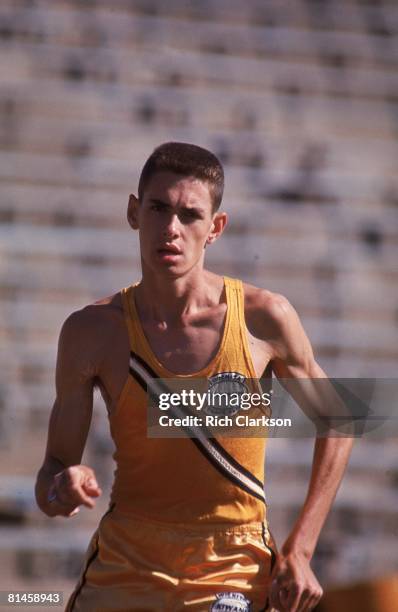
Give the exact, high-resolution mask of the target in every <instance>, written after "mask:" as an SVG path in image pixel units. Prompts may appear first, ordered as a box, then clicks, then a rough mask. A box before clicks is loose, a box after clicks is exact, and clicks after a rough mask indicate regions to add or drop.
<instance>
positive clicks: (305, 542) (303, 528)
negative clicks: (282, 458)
mask: <svg viewBox="0 0 398 612" xmlns="http://www.w3.org/2000/svg"><path fill="white" fill-rule="evenodd" d="M352 444H353V439H352V438H317V439H316V442H315V447H314V456H313V464H312V472H311V479H310V483H309V487H308V493H307V497H306V500H305V502H304V505H303V507H302V509H301V512H300V514H299V517H298V519H297V520H296V522H295V525H294V527H293V529H292V531H291V533H290V535H289V537H288V538H287V540H286V542H285V543H284V545H283V547H282V553H283V554H289V553H291V552H297V553H299V554H303V555H304V556H305V557H307V558H308V559H311V558H312V555H313V554H314V550H315V547H316V544H317V541H318V538H319V534H320V532H321V529H322V526H323V524H324V522H325V520H326V517H327V515H328V513H329V510H330V507H331V505H332V503H333V500H334V498H335V496H336V493H337V490H338V488H339V485H340V483H341V480H342V477H343V474H344V470H345V468H346V465H347V462H348V458H349V456H350V453H351V449H352Z"/></svg>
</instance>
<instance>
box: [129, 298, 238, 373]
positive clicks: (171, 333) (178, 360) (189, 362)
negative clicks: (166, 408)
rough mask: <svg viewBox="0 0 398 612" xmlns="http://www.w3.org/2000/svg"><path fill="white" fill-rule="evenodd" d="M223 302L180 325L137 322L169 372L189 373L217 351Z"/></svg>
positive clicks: (223, 311)
mask: <svg viewBox="0 0 398 612" xmlns="http://www.w3.org/2000/svg"><path fill="white" fill-rule="evenodd" d="M225 319H226V306H225V305H220V307H218V308H216V309H214V310H213V311H212V312H211V313H210V314H209V315H208V316H206V317H203V316H202V317H193V318H192V319H191V320H190V321H187V322H186V324H184V325H182V326H181V325H180V326H167V325H156V324H153V323H150V322H148V321H143V322H142V323H141V326H142V331H143V333H144V335H145V338H146V341H147V344H148V345H149V347H150V350H151V352H152V353H153V355H154V356H155V358H156V359H157V360H158V361H159V362H160V363H161V364H162V365H163V366H164V367H165V368H166V369H167V370H170V371H171V372H176V373H178V374H192V373H194V372H197V371H199V370H202V369H203V368H205V367H206V366H207V365H208V364H209V363H210V361H212V359H213V358H214V357H215V356H216V355H217V353H218V351H219V349H220V346H221V343H222V339H223V336H224V327H225Z"/></svg>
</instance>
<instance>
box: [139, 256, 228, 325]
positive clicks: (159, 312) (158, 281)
mask: <svg viewBox="0 0 398 612" xmlns="http://www.w3.org/2000/svg"><path fill="white" fill-rule="evenodd" d="M213 276H215V275H213V274H211V273H210V272H208V271H207V270H204V269H203V268H202V269H200V270H191V271H190V273H189V274H187V275H185V276H183V277H179V278H170V277H166V276H157V275H155V274H153V273H152V272H149V271H148V272H147V273H146V271H145V270H144V268H143V274H142V280H141V282H140V284H139V285H138V286H137V288H136V294H135V295H136V303H137V308H138V310H139V313H140V315H141V316H142V315H144V316H145V318H150V319H152V320H153V321H156V322H159V323H161V322H162V323H163V322H164V323H167V324H169V325H172V324H173V323H174V324H178V323H181V322H182V321H183V320H184V318H186V317H187V316H189V315H193V314H195V312H197V311H198V310H199V309H200V308H202V307H204V306H206V305H214V304H215V303H217V302H218V300H219V295H218V296H217V293H216V291H215V287H214V282H213V283H212V282H211V277H213Z"/></svg>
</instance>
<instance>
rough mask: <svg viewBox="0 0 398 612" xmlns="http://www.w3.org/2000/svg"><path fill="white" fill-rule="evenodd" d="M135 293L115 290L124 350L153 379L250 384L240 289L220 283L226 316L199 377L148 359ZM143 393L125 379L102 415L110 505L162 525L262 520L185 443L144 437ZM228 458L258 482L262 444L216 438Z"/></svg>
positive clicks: (257, 506)
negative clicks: (228, 375) (111, 448)
mask: <svg viewBox="0 0 398 612" xmlns="http://www.w3.org/2000/svg"><path fill="white" fill-rule="evenodd" d="M134 288H135V286H134V285H133V286H130V287H127V288H124V289H122V292H121V295H122V301H123V309H124V314H125V319H126V324H127V328H128V333H129V340H130V348H131V351H132V353H133V354H135V355H137V356H138V359H139V360H140V363H141V364H142V367H144V368H147V370H148V372H149V373H151V372H152V374H155V375H156V376H158V377H160V378H163V379H164V378H180V377H183V378H185V379H187V378H190V377H191V378H197V377H201V378H205V377H207V378H208V377H211V376H214V375H215V374H218V373H221V372H238V373H240V374H242V375H243V376H244V377H245V378H248V379H253V378H256V372H255V370H254V367H253V362H252V359H251V355H250V351H249V345H248V341H247V335H246V326H245V319H244V294H243V287H242V282H241V281H240V280H236V279H230V278H227V277H224V289H225V296H226V303H227V311H226V316H225V322H224V329H223V332H222V338H221V342H220V345H219V348H218V351H217V354H216V355H215V357H214V358H213V359H212V360H211V362H210V363H209V364H208V365H207V366H206V367H204V368H202V369H201V370H199V371H198V372H195V373H194V374H188V375H177V374H175V373H173V372H170V371H169V370H167V369H166V368H165V367H164V366H163V365H162V364H161V363H160V362H159V360H158V359H157V357H156V356H155V355H154V353H153V351H152V349H151V347H150V345H149V343H148V340H147V338H146V336H145V334H144V331H143V329H142V326H141V323H140V320H139V317H138V314H137V310H136V306H135V299H134ZM147 404H148V400H147V393H146V391H145V389H144V388H143V387H142V385H140V384H139V382H138V381H137V379H136V378H134V377H133V376H132V375H131V374H130V375H129V376H128V379H127V380H126V383H125V385H124V388H123V390H122V393H121V396H120V398H119V401H118V403H117V406H116V409H115V411H114V412H113V413H111V414H110V416H109V421H110V429H111V435H112V438H113V440H114V443H115V446H116V451H115V453H114V459H115V461H116V466H117V467H116V471H115V480H114V485H113V489H112V494H111V501H112V502H114V503H116V505H117V506H118V507H119V508H121V509H124V510H127V511H131V512H132V513H134V514H136V515H139V516H141V517H143V518H145V517H146V518H148V519H152V520H159V521H164V522H175V523H177V522H179V523H181V522H183V523H192V524H198V523H220V522H223V523H225V522H227V523H232V524H241V523H249V522H253V521H263V520H264V519H265V505H264V502H263V501H261V500H260V499H258V498H256V497H254V496H253V495H251V494H250V493H248V492H246V491H245V490H243V489H242V488H241V487H239V486H238V485H237V484H235V483H234V482H231V480H229V479H228V478H227V477H226V476H225V475H224V474H222V473H220V471H219V470H217V469H216V468H215V467H214V465H212V463H211V462H210V461H209V459H208V458H207V457H206V456H204V455H203V453H201V452H200V450H199V449H198V448H197V445H196V444H195V443H194V442H193V440H192V439H190V438H188V437H187V438H148V437H147ZM218 441H219V443H220V444H221V445H222V447H223V448H224V449H225V450H226V451H227V453H229V454H230V455H231V456H232V457H233V459H235V460H236V461H237V462H239V464H241V465H242V466H243V467H244V469H246V470H248V471H249V472H250V473H251V474H252V475H253V476H254V477H255V478H256V479H258V480H259V481H260V482H261V483H263V482H264V460H265V445H266V440H265V438H232V437H230V438H227V437H220V438H219V440H218Z"/></svg>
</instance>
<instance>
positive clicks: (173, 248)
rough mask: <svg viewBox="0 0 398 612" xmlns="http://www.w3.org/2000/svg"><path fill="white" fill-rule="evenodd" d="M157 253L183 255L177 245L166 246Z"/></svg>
mask: <svg viewBox="0 0 398 612" xmlns="http://www.w3.org/2000/svg"><path fill="white" fill-rule="evenodd" d="M157 251H158V253H159V254H160V255H181V249H180V248H179V247H178V246H177V245H176V244H165V245H163V246H161V247H160V248H159V249H158V250H157Z"/></svg>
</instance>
